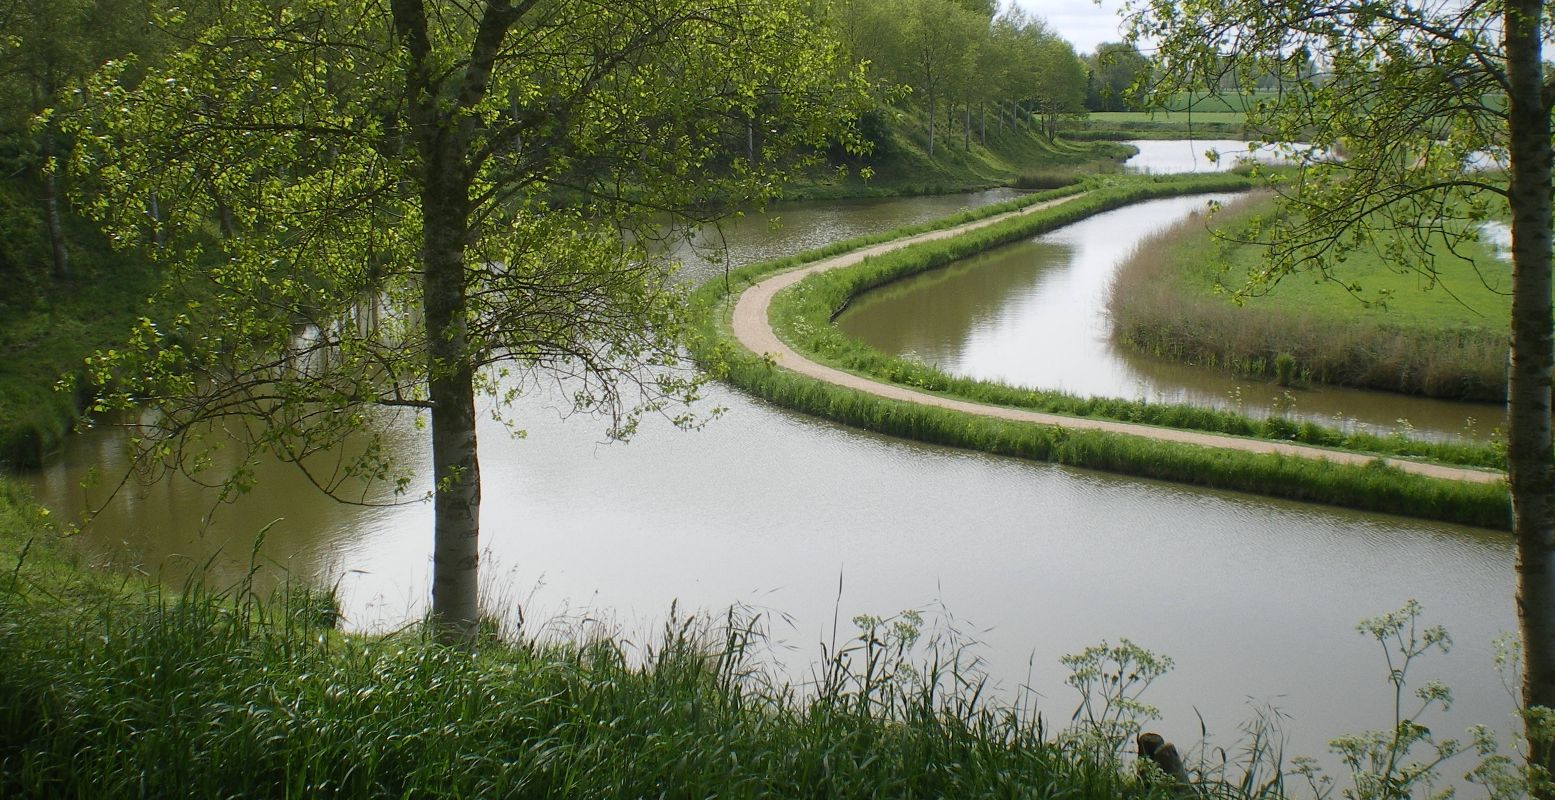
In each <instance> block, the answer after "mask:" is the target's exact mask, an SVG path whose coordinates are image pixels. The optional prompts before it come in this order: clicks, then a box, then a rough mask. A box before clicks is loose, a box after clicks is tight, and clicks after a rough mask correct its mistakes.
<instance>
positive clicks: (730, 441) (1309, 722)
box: [32, 198, 1513, 754]
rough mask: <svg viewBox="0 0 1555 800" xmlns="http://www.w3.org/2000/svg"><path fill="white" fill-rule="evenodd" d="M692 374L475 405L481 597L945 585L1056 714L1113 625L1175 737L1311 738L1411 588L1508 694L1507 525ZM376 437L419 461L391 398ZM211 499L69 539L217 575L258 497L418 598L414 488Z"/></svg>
mask: <svg viewBox="0 0 1555 800" xmlns="http://www.w3.org/2000/svg"><path fill="white" fill-rule="evenodd" d="M897 202H901V203H906V204H909V205H910V204H912V203H913V202H915V201H897ZM933 202H935V203H939V202H942V199H939V198H936V199H934V200H933ZM829 213H830V212H828V211H824V210H823V211H818V212H817V216H818V218H822V219H824V218H827V217H828V215H829ZM934 213H936V214H937V213H943V212H942V211H939V210H936V211H935V212H934ZM797 216H798V215H796V214H793V213H792V212H790V213H788V215H787V219H788V220H789V226H788V227H789V228H790V229H791V230H792V229H794V228H796V227H797V226H796V225H795V224H794V220H795V218H796V217H797ZM817 224H818V225H824V224H830V223H817ZM888 227H895V226H894V225H889V226H888ZM813 236H815V238H816V239H817V240H824V239H829V238H833V236H832V235H830V234H827V233H826V232H825V231H824V230H823V231H820V232H818V233H816V234H813ZM837 236H838V237H840V236H841V234H837ZM710 395H711V396H710V398H709V403H710V404H713V405H721V406H725V407H727V408H728V409H729V410H728V412H727V414H726V415H725V416H724V417H723V418H722V419H719V420H717V421H715V422H713V423H712V424H711V425H710V426H708V427H707V428H706V429H705V430H703V431H701V432H699V433H681V432H677V431H675V430H673V429H671V428H670V427H669V426H668V425H665V424H658V423H654V424H645V427H644V430H643V431H642V432H641V433H640V434H639V436H638V438H637V439H636V440H635V441H633V442H632V443H631V444H629V445H625V446H622V445H603V444H601V443H600V440H601V438H602V436H601V432H602V429H603V426H602V425H600V424H598V423H591V422H590V421H588V420H586V419H578V418H573V419H568V420H564V419H563V409H565V407H566V403H565V399H564V397H562V396H561V395H560V394H557V393H553V392H545V391H542V392H537V393H534V394H531V395H529V396H526V397H524V398H521V399H520V401H519V403H518V405H517V407H516V408H515V409H514V412H513V414H512V416H513V417H515V418H516V419H518V420H519V421H520V424H521V425H522V426H523V427H524V428H525V429H526V430H527V432H528V436H527V438H523V439H514V438H511V437H510V436H508V435H507V434H506V432H505V431H504V430H503V429H502V428H500V427H498V426H497V425H495V424H492V423H483V427H482V429H481V433H480V435H481V443H482V450H481V452H482V464H483V485H484V497H485V504H484V507H483V522H484V533H485V541H486V547H487V550H488V557H487V561H486V565H487V570H486V578H487V581H488V585H489V589H488V596H489V597H491V598H492V601H491V605H492V607H493V610H494V611H496V612H498V613H501V614H504V615H506V616H507V617H509V618H510V619H512V618H514V617H516V616H517V613H518V609H519V607H520V606H519V604H520V603H524V605H523V612H524V617H525V619H526V620H527V624H528V625H529V627H530V628H531V629H532V630H533V629H535V628H537V627H539V626H540V625H541V624H542V623H543V622H544V621H546V620H549V619H552V618H561V619H563V620H565V621H566V622H565V623H564V624H565V625H573V626H577V627H579V628H589V627H591V626H592V624H590V623H584V622H582V621H581V620H583V619H613V620H616V621H617V623H618V624H619V625H621V626H622V627H623V628H624V629H625V630H627V631H628V632H629V633H633V634H637V633H641V632H643V631H646V630H648V629H650V628H651V627H653V625H654V624H655V622H656V621H657V620H659V619H661V618H662V614H663V612H664V611H665V609H667V608H668V607H669V605H670V603H671V602H672V601H677V600H678V601H679V602H680V604H681V607H682V608H683V609H684V608H689V609H708V610H711V611H713V612H715V613H716V612H718V611H719V610H721V609H724V608H726V607H728V606H729V605H730V604H733V603H745V604H750V605H753V606H757V607H760V608H765V609H771V610H772V611H773V612H774V614H777V615H782V617H781V620H782V621H780V622H777V623H775V624H774V625H773V629H774V635H775V636H776V637H778V638H779V639H781V640H782V641H783V642H785V643H787V644H788V645H789V646H790V647H791V648H792V651H789V650H781V649H780V652H779V655H781V656H782V657H783V658H784V659H786V660H787V662H788V663H789V664H790V665H801V664H803V663H805V662H807V661H808V660H809V659H811V658H812V657H814V656H815V655H816V654H817V652H818V647H817V643H818V642H819V641H821V640H822V639H829V638H830V636H831V633H830V631H831V626H832V622H833V620H834V619H835V618H839V617H840V619H842V620H843V622H842V627H843V631H842V635H843V636H846V635H847V633H848V624H847V622H846V620H847V619H848V618H849V617H850V616H851V615H853V614H855V613H860V612H869V613H876V614H891V613H893V612H895V611H897V610H900V609H903V608H907V607H914V606H922V605H927V604H932V603H936V602H939V603H942V604H943V605H944V606H945V607H946V608H948V609H949V610H950V611H951V612H953V613H954V614H955V615H956V617H957V618H958V619H960V620H963V621H964V622H963V624H964V625H966V626H970V627H972V628H975V629H976V630H977V631H979V634H978V638H979V639H981V640H982V642H983V643H984V644H983V647H982V649H981V650H980V652H981V653H982V655H984V656H985V657H986V659H987V665H988V668H989V670H990V671H991V673H992V674H993V675H994V677H995V678H996V680H997V681H998V682H999V685H1000V686H1001V687H1002V689H1003V690H1004V691H1005V692H1007V693H1008V692H1012V691H1013V688H1014V687H1015V686H1017V685H1019V684H1022V683H1029V684H1030V685H1031V686H1032V687H1034V688H1035V689H1036V690H1037V691H1039V692H1040V693H1042V694H1043V695H1044V697H1045V698H1046V699H1045V700H1044V701H1043V704H1042V707H1043V709H1044V710H1045V711H1046V713H1048V714H1049V715H1050V718H1052V719H1054V720H1063V719H1067V715H1068V713H1069V712H1070V710H1072V707H1073V706H1072V700H1071V696H1070V693H1069V690H1068V689H1067V688H1065V687H1064V686H1063V683H1062V678H1063V676H1062V674H1061V669H1060V668H1059V666H1058V664H1057V658H1058V656H1059V655H1060V654H1062V653H1065V652H1072V651H1076V650H1078V649H1080V648H1082V647H1084V646H1085V645H1088V644H1092V643H1095V642H1096V641H1098V640H1100V639H1102V638H1111V639H1114V640H1115V639H1116V638H1117V637H1119V636H1128V637H1131V638H1133V639H1135V640H1136V641H1138V642H1140V643H1141V644H1144V645H1146V646H1148V647H1151V648H1154V649H1157V650H1160V651H1163V652H1165V653H1168V654H1170V655H1172V656H1173V657H1175V658H1176V659H1177V663H1178V666H1177V669H1176V670H1175V671H1174V673H1173V674H1172V675H1171V676H1169V677H1168V678H1167V679H1165V680H1164V681H1163V682H1161V683H1160V684H1159V685H1158V686H1157V688H1156V689H1155V691H1154V693H1153V695H1152V698H1151V699H1153V700H1154V701H1155V702H1157V703H1158V704H1160V705H1161V706H1162V707H1163V710H1164V712H1165V714H1166V720H1165V722H1163V723H1162V725H1161V729H1162V730H1163V731H1165V732H1166V733H1168V735H1169V736H1171V737H1173V738H1177V739H1179V740H1183V739H1191V738H1192V736H1193V734H1194V732H1195V731H1197V726H1198V721H1197V718H1196V717H1195V710H1197V711H1198V712H1201V713H1202V714H1203V715H1204V718H1205V720H1206V722H1207V723H1208V724H1209V725H1210V727H1211V729H1212V730H1214V731H1216V732H1218V734H1219V737H1220V738H1219V739H1218V741H1219V742H1220V743H1222V744H1229V743H1230V739H1231V737H1232V736H1233V733H1234V728H1235V725H1236V723H1237V722H1239V721H1241V720H1243V719H1245V718H1246V717H1247V716H1248V711H1247V709H1246V708H1245V706H1244V700H1245V699H1247V698H1252V699H1254V700H1259V701H1262V700H1273V701H1274V702H1276V703H1277V704H1278V705H1279V706H1280V707H1282V708H1283V709H1285V710H1286V711H1287V712H1288V713H1290V714H1291V715H1292V716H1293V718H1294V719H1293V720H1292V722H1291V723H1290V727H1291V729H1292V730H1293V731H1294V733H1295V739H1294V741H1293V744H1292V748H1291V750H1292V752H1304V753H1313V754H1321V753H1322V750H1323V742H1324V741H1325V740H1326V739H1327V738H1329V737H1331V736H1333V735H1335V734H1337V733H1340V732H1343V731H1350V730H1357V729H1360V728H1363V727H1376V726H1380V725H1382V724H1384V722H1385V720H1386V713H1387V703H1386V698H1385V692H1384V690H1385V683H1384V681H1383V665H1382V663H1381V661H1380V659H1379V656H1378V654H1377V653H1376V652H1374V651H1373V646H1372V645H1370V644H1369V643H1367V642H1366V641H1365V640H1363V639H1361V638H1360V637H1358V636H1356V635H1355V634H1354V632H1353V625H1354V622H1355V621H1356V619H1357V618H1359V617H1361V616H1363V615H1368V614H1373V613H1378V612H1381V611H1385V610H1388V609H1391V608H1395V607H1397V606H1398V605H1400V604H1401V603H1402V602H1403V601H1404V599H1405V598H1407V597H1411V596H1413V597H1418V598H1419V599H1420V600H1421V601H1422V602H1423V603H1424V604H1425V605H1426V608H1427V610H1428V613H1429V615H1430V618H1431V620H1432V621H1434V622H1441V623H1443V624H1446V625H1448V626H1449V627H1450V629H1451V630H1452V631H1453V633H1454V635H1455V637H1456V638H1457V641H1458V647H1457V648H1456V649H1455V650H1454V651H1453V653H1452V654H1451V655H1449V656H1446V657H1444V658H1441V659H1437V660H1435V661H1433V662H1431V663H1429V664H1427V665H1426V668H1425V669H1424V670H1423V671H1422V672H1421V677H1422V678H1423V677H1439V678H1442V679H1444V680H1446V681H1448V682H1449V683H1451V684H1452V685H1453V686H1454V688H1455V689H1457V691H1458V696H1459V703H1458V705H1457V706H1456V708H1455V711H1454V715H1453V717H1452V719H1451V721H1450V722H1445V723H1442V724H1441V725H1440V726H1439V727H1438V728H1437V729H1438V730H1443V731H1447V730H1455V729H1461V728H1462V726H1463V725H1464V724H1467V723H1468V722H1470V721H1487V722H1491V723H1502V722H1503V721H1504V720H1505V717H1506V714H1507V710H1508V709H1509V707H1510V704H1509V702H1508V701H1507V700H1506V698H1505V696H1504V695H1503V694H1502V691H1501V686H1500V683H1499V682H1498V681H1497V679H1496V678H1495V676H1494V675H1493V673H1492V672H1491V671H1490V658H1491V655H1490V650H1491V648H1490V641H1491V639H1492V637H1493V636H1494V635H1495V633H1496V632H1498V631H1502V630H1508V629H1511V628H1512V627H1513V615H1512V604H1511V593H1512V578H1511V562H1512V558H1511V547H1510V542H1509V540H1508V539H1507V538H1506V537H1504V536H1501V535H1498V534H1492V533H1487V532H1481V531H1476V530H1470V529H1464V528H1458V527H1453V526H1446V525H1435V524H1430V523H1423V522H1418V521H1414V520H1401V519H1394V518H1387V517H1380V516H1375V515H1367V514H1358V513H1352V512H1347V511H1343V510H1338V509H1330V508H1323V507H1315V506H1306V505H1299V504H1293V503H1283V502H1277V501H1270V500H1266V499H1263V498H1254V497H1246V496H1240V495H1233V494H1227V493H1219V492H1206V491H1202V490H1197V489H1189V488H1185V487H1179V486H1171V485H1163V484H1157V483H1152V482H1149V481H1138V480H1132V479H1124V478H1118V477H1112V476H1107V475H1100V474H1095V473H1090V472H1084V471H1078V470H1071V469H1066V468H1061V467H1055V466H1051V465H1043V464H1028V463H1024V462H1019V461H1012V460H1008V459H1001V458H995V457H990V456H984V455H980V454H976V453H967V452H961V451H955V450H948V449H944V448H936V447H928V446H923V445H918V444H913V443H910V442H903V441H898V440H894V439H887V438H883V437H878V436H874V435H871V434H868V433H863V432H860V431H856V430H852V429H846V428H839V427H836V426H833V425H829V424H827V423H824V422H818V421H816V420H814V419H810V418H808V417H803V416H799V415H795V414H791V413H789V412H785V411H782V410H779V409H774V408H772V407H770V406H768V405H766V404H764V403H761V402H758V401H754V400H752V399H750V398H748V397H745V396H744V395H741V394H739V393H736V392H732V391H729V390H726V389H723V388H720V387H714V388H713V391H711V393H710ZM391 445H392V447H393V448H394V449H395V451H396V452H398V453H400V454H401V456H402V457H403V458H405V459H406V460H408V461H410V462H411V463H413V464H415V463H420V462H422V461H424V458H425V451H426V442H425V437H424V433H423V432H422V431H419V430H417V429H415V428H414V427H413V426H412V425H411V424H410V422H409V420H408V419H407V420H405V421H404V424H403V425H401V426H399V427H398V428H396V432H395V436H394V441H393V442H391ZM117 447H118V444H117V442H116V441H115V439H114V438H113V436H112V435H111V434H109V433H106V432H104V433H99V434H96V435H87V436H81V437H77V438H75V439H73V440H72V441H71V442H70V446H69V447H68V448H67V450H66V452H64V453H62V454H61V457H60V458H58V459H55V460H54V461H53V462H52V463H51V465H50V466H49V467H48V468H47V469H45V470H43V471H41V472H39V473H37V474H35V475H34V476H32V481H33V484H34V486H35V489H36V491H37V492H38V494H39V496H40V497H42V498H43V499H44V500H45V501H46V502H47V503H49V504H50V505H51V506H53V507H54V508H56V509H58V510H59V512H60V513H61V514H68V513H74V510H75V509H78V508H79V499H80V495H81V491H80V489H79V488H78V483H79V481H80V479H81V478H82V477H83V476H84V474H85V472H86V471H87V470H88V469H89V468H91V467H92V466H97V467H99V468H100V470H101V471H102V472H103V473H104V474H107V475H112V474H113V473H114V471H115V469H116V468H117V467H118V466H119V464H118V463H117V462H116V461H115V459H116V458H117V456H116V453H117ZM423 474H425V473H424V471H423ZM425 489H426V484H425V482H423V483H422V484H420V485H419V486H418V487H416V488H413V490H412V494H413V495H414V493H416V492H422V491H425ZM211 502H212V499H211V497H210V496H209V494H207V493H202V492H200V491H198V490H196V489H195V488H194V487H191V486H189V485H188V484H185V483H179V482H169V483H163V484H159V485H156V486H153V487H150V488H134V489H132V490H131V491H128V492H127V493H125V494H124V495H123V496H122V497H121V498H120V499H119V500H118V501H117V502H115V503H113V504H112V505H111V506H110V507H109V508H108V510H107V511H106V512H105V513H104V515H103V517H101V518H100V519H99V520H98V521H97V522H96V523H95V524H93V525H91V526H89V527H88V528H87V529H86V531H85V532H84V533H83V534H82V536H81V539H82V542H83V544H84V545H85V546H87V547H89V548H90V549H91V550H93V551H94V552H97V553H101V554H103V557H104V558H111V559H113V560H115V561H117V562H119V563H135V564H140V565H143V566H144V568H145V569H147V570H150V571H153V572H156V571H167V572H169V573H171V574H175V575H176V574H178V573H179V572H180V571H181V570H186V569H188V567H189V565H190V564H194V563H203V562H205V561H206V560H208V559H211V560H212V571H213V575H214V578H215V580H217V581H218V582H226V583H230V582H232V581H235V580H236V579H237V577H238V576H239V575H240V574H241V573H242V571H243V570H244V569H245V568H246V564H247V563H248V559H249V552H250V546H251V543H252V539H253V536H254V534H255V533H256V532H257V531H258V530H259V529H260V528H261V527H262V526H264V525H265V524H267V523H269V522H271V521H272V520H278V521H277V522H276V524H275V526H274V527H273V528H271V530H270V532H269V534H268V537H267V539H266V540H265V542H264V543H263V545H262V546H261V547H260V549H259V558H260V561H261V563H264V564H267V565H270V566H271V568H272V569H279V568H284V569H289V570H291V571H292V572H293V573H294V574H297V575H300V576H305V577H312V578H316V579H317V580H319V581H320V582H322V583H325V584H335V583H338V585H339V586H340V589H341V593H342V598H343V601H344V603H345V613H346V617H347V623H348V624H349V625H351V626H353V627H357V628H381V627H385V626H395V625H400V624H404V623H405V622H407V621H412V620H415V619H417V618H418V617H419V616H420V614H421V613H422V612H423V609H424V607H425V598H426V596H427V580H428V572H429V563H428V559H429V552H430V535H431V534H430V510H429V508H428V507H427V506H425V505H422V504H412V505H409V506H405V507H401V508H397V509H391V510H387V511H384V510H372V509H361V508H356V507H351V506H342V505H339V504H336V503H333V502H331V501H329V500H327V499H324V498H321V497H320V496H319V495H317V494H316V493H314V492H313V491H312V490H311V488H309V487H308V486H306V485H305V484H304V483H303V482H302V481H301V480H300V479H298V478H297V476H296V475H295V473H293V472H291V471H290V470H289V469H288V468H286V467H285V466H284V465H278V464H266V465H263V467H262V469H261V472H260V475H259V488H258V489H257V490H256V491H255V493H254V494H252V495H250V496H248V497H245V498H243V499H242V500H241V501H240V502H239V503H238V505H236V506H234V507H221V508H218V509H216V513H215V515H214V518H213V519H212V520H211V521H210V524H209V525H208V526H204V527H203V530H202V525H201V523H200V519H201V517H202V515H204V514H205V513H206V512H208V511H210V510H211ZM213 554H214V556H213ZM839 579H840V581H841V584H842V591H841V594H840V596H839V594H838V583H839Z"/></svg>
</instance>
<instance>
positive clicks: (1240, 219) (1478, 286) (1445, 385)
mask: <svg viewBox="0 0 1555 800" xmlns="http://www.w3.org/2000/svg"><path fill="white" fill-rule="evenodd" d="M1271 208H1272V198H1268V197H1265V198H1263V199H1262V200H1258V201H1254V202H1250V203H1244V204H1239V205H1236V206H1233V207H1228V208H1227V209H1224V210H1223V211H1222V213H1221V214H1220V215H1219V216H1218V217H1217V218H1215V219H1213V220H1206V219H1204V218H1198V219H1195V220H1189V221H1187V222H1185V223H1184V224H1182V225H1179V226H1177V227H1176V228H1175V229H1173V230H1171V231H1167V232H1166V233H1164V234H1162V235H1161V236H1159V237H1157V238H1156V239H1155V240H1153V241H1152V242H1150V243H1148V244H1146V245H1145V246H1143V247H1141V248H1140V249H1139V250H1138V251H1137V253H1136V254H1135V256H1134V257H1133V259H1132V260H1131V261H1130V262H1129V263H1128V264H1126V265H1125V266H1124V267H1123V268H1122V270H1120V272H1119V275H1118V279H1117V281H1116V283H1115V284H1114V287H1113V295H1112V299H1111V302H1110V305H1109V309H1110V311H1111V314H1112V319H1113V324H1114V330H1115V333H1116V335H1117V336H1118V337H1119V338H1120V339H1121V340H1122V341H1124V342H1127V343H1129V344H1131V345H1133V346H1135V347H1137V348H1139V349H1141V350H1145V351H1147V352H1151V353H1154V354H1157V355H1162V356H1168V357H1174V358H1179V359H1183V360H1187V361H1191V362H1194V363H1200V364H1206V365H1212V366H1221V367H1226V368H1230V369H1233V370H1235V371H1239V372H1244V373H1256V374H1273V370H1274V369H1275V364H1276V361H1279V360H1283V361H1285V362H1286V366H1285V367H1284V369H1285V370H1286V371H1287V373H1289V374H1291V375H1296V376H1300V377H1302V378H1304V379H1308V380H1315V381H1318V382H1326V383H1338V384H1344V385H1353V386H1363V387H1367V388H1375V389H1384V390H1391V391H1402V392H1410V393H1422V394H1428V395H1433V396H1440V397H1448V398H1455V399H1472V400H1485V401H1499V400H1501V399H1504V396H1505V365H1506V344H1505V330H1506V326H1507V319H1508V315H1509V313H1510V300H1509V297H1508V296H1507V294H1506V287H1508V286H1509V285H1510V280H1511V272H1510V265H1509V264H1507V263H1506V262H1505V261H1503V260H1501V259H1500V258H1499V257H1498V256H1497V254H1496V252H1495V250H1494V248H1493V247H1492V246H1491V245H1489V244H1488V243H1486V242H1482V241H1481V242H1475V241H1470V242H1463V243H1459V244H1457V245H1455V246H1454V247H1452V248H1449V247H1448V246H1447V243H1446V242H1445V240H1444V239H1443V238H1442V237H1440V236H1437V237H1434V238H1432V239H1430V240H1428V243H1429V245H1430V248H1431V253H1432V255H1431V260H1430V262H1429V263H1417V262H1413V261H1406V262H1405V263H1403V264H1402V265H1401V264H1399V263H1398V262H1397V260H1396V259H1390V258H1389V257H1388V255H1387V254H1388V253H1389V252H1393V251H1395V250H1396V249H1397V248H1399V247H1401V246H1402V245H1403V244H1404V242H1403V239H1402V237H1404V236H1405V235H1406V234H1404V233H1397V232H1390V231H1384V232H1381V233H1378V234H1377V235H1375V236H1373V237H1371V238H1369V239H1368V240H1367V241H1366V243H1365V245H1364V246H1363V247H1361V248H1358V249H1356V250H1353V251H1351V252H1350V253H1349V254H1347V256H1346V257H1345V258H1344V259H1343V260H1342V261H1333V262H1325V263H1327V267H1328V271H1329V274H1328V275H1325V274H1324V272H1323V271H1322V270H1319V269H1315V268H1313V269H1308V270H1305V271H1299V272H1295V273H1292V274H1289V275H1286V276H1284V277H1283V278H1282V279H1280V280H1279V281H1278V282H1277V283H1274V284H1273V285H1272V286H1269V287H1267V288H1266V289H1265V290H1262V291H1260V292H1258V293H1255V294H1252V295H1250V296H1246V297H1243V298H1241V299H1242V302H1243V304H1242V305H1240V306H1238V305H1237V304H1236V303H1234V302H1233V296H1234V295H1235V294H1236V293H1237V292H1238V290H1240V289H1242V288H1244V287H1245V286H1247V284H1248V279H1249V276H1251V275H1253V274H1254V273H1256V272H1257V271H1258V270H1260V269H1261V268H1262V265H1263V262H1264V258H1265V255H1266V250H1265V248H1263V247H1261V246H1256V245H1251V244H1239V243H1236V242H1234V241H1228V240H1225V239H1219V238H1217V237H1216V236H1215V234H1213V233H1212V232H1211V228H1212V227H1213V228H1215V229H1219V230H1221V231H1223V232H1225V233H1228V234H1229V235H1230V236H1231V237H1232V238H1233V239H1235V238H1238V237H1242V236H1244V234H1243V231H1245V230H1247V228H1246V226H1247V224H1248V223H1249V222H1250V221H1251V220H1252V219H1253V218H1255V217H1256V216H1257V215H1259V214H1265V213H1268V212H1269V211H1270V210H1271ZM1281 356H1285V357H1286V358H1285V359H1281ZM1287 377H1288V376H1287Z"/></svg>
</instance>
